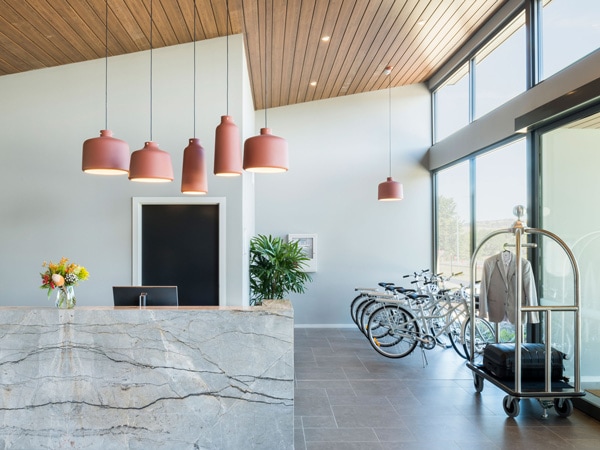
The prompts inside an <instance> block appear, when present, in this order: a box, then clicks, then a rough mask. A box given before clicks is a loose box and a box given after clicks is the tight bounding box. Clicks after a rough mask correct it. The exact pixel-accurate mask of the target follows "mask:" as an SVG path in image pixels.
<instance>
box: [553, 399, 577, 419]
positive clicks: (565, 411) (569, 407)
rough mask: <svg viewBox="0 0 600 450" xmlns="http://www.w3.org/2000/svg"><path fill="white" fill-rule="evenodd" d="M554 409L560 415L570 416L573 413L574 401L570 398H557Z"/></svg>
mask: <svg viewBox="0 0 600 450" xmlns="http://www.w3.org/2000/svg"><path fill="white" fill-rule="evenodd" d="M554 409H555V410H556V414H558V415H559V416H560V417H569V416H570V415H571V414H572V413H573V402H572V401H571V399H568V398H555V399H554Z"/></svg>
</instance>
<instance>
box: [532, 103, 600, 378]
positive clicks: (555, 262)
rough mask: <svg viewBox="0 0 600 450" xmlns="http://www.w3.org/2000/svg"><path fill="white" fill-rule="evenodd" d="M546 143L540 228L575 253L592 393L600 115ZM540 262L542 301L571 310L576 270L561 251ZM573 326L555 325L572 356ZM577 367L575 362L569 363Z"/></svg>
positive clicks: (599, 273) (564, 320) (550, 134)
mask: <svg viewBox="0 0 600 450" xmlns="http://www.w3.org/2000/svg"><path fill="white" fill-rule="evenodd" d="M539 143H540V167H539V169H540V184H539V187H540V207H539V215H540V226H541V227H542V228H544V229H547V230H549V231H551V232H553V233H555V234H556V235H558V236H559V237H560V238H561V239H562V240H564V241H565V242H566V244H567V245H568V246H569V248H571V250H572V252H573V253H574V255H575V258H576V260H577V263H578V265H579V269H580V275H581V278H580V281H581V283H580V284H581V294H580V301H581V319H582V326H581V344H582V347H581V374H582V378H581V380H582V383H583V386H584V387H585V388H587V389H598V388H600V345H599V344H600V334H599V333H598V328H599V327H600V208H599V207H598V200H599V198H600V183H599V182H598V168H599V167H600V150H599V144H600V114H599V113H596V114H592V115H588V116H587V117H585V118H583V119H578V120H575V121H571V122H569V123H565V124H563V125H562V126H559V127H558V128H553V129H552V130H549V131H546V132H542V133H541V134H540V136H539ZM540 247H541V248H540V253H539V254H540V260H539V278H540V279H539V286H540V294H541V301H542V302H544V303H546V304H562V303H565V304H568V303H570V302H572V299H573V292H574V290H573V287H572V286H573V278H572V273H571V272H572V271H571V269H570V265H569V263H568V261H567V259H566V258H565V256H564V255H563V252H562V251H561V250H560V248H558V246H556V245H550V244H546V243H542V245H541V246H540ZM572 336H573V329H572V321H571V320H570V319H569V318H568V317H566V315H565V314H557V315H556V316H555V317H554V316H553V320H552V337H551V340H552V343H553V345H555V346H557V347H559V348H561V349H562V350H563V351H566V352H567V353H568V352H570V351H571V348H572V345H573V343H572V342H570V340H571V339H572ZM569 364H571V365H572V364H573V361H572V360H571V361H569Z"/></svg>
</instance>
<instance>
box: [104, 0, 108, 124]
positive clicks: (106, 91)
mask: <svg viewBox="0 0 600 450" xmlns="http://www.w3.org/2000/svg"><path fill="white" fill-rule="evenodd" d="M104 25H105V31H104V47H105V49H104V52H105V53H104V129H105V130H108V0H106V5H105V13H104Z"/></svg>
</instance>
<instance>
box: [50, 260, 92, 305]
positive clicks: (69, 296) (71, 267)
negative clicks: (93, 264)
mask: <svg viewBox="0 0 600 450" xmlns="http://www.w3.org/2000/svg"><path fill="white" fill-rule="evenodd" d="M42 267H45V268H46V271H45V272H43V273H41V274H40V275H41V277H42V285H41V286H40V288H42V289H47V290H48V298H50V293H51V292H52V291H53V290H54V289H58V291H57V293H56V307H57V308H73V307H74V306H75V303H76V301H75V293H74V289H73V286H76V285H77V284H78V283H79V282H80V281H84V280H87V279H88V277H89V276H90V273H89V272H88V271H87V269H86V268H85V267H83V266H80V265H78V264H74V263H69V260H68V259H67V258H65V257H63V258H61V260H60V261H59V262H58V263H53V262H52V261H50V262H49V263H48V262H45V261H44V264H43V265H42Z"/></svg>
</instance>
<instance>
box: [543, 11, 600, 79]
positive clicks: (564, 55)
mask: <svg viewBox="0 0 600 450" xmlns="http://www.w3.org/2000/svg"><path fill="white" fill-rule="evenodd" d="M541 28H542V76H543V78H548V77H550V76H551V75H553V74H555V73H556V72H558V71H559V70H561V69H564V68H565V67H567V66H568V65H570V64H572V63H574V62H575V61H577V60H578V59H580V58H582V57H584V56H586V55H587V54H589V53H591V52H592V51H594V50H596V49H597V48H599V47H600V2H599V1H598V0H552V1H549V2H547V3H546V4H545V6H544V8H543V10H542V26H541Z"/></svg>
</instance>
